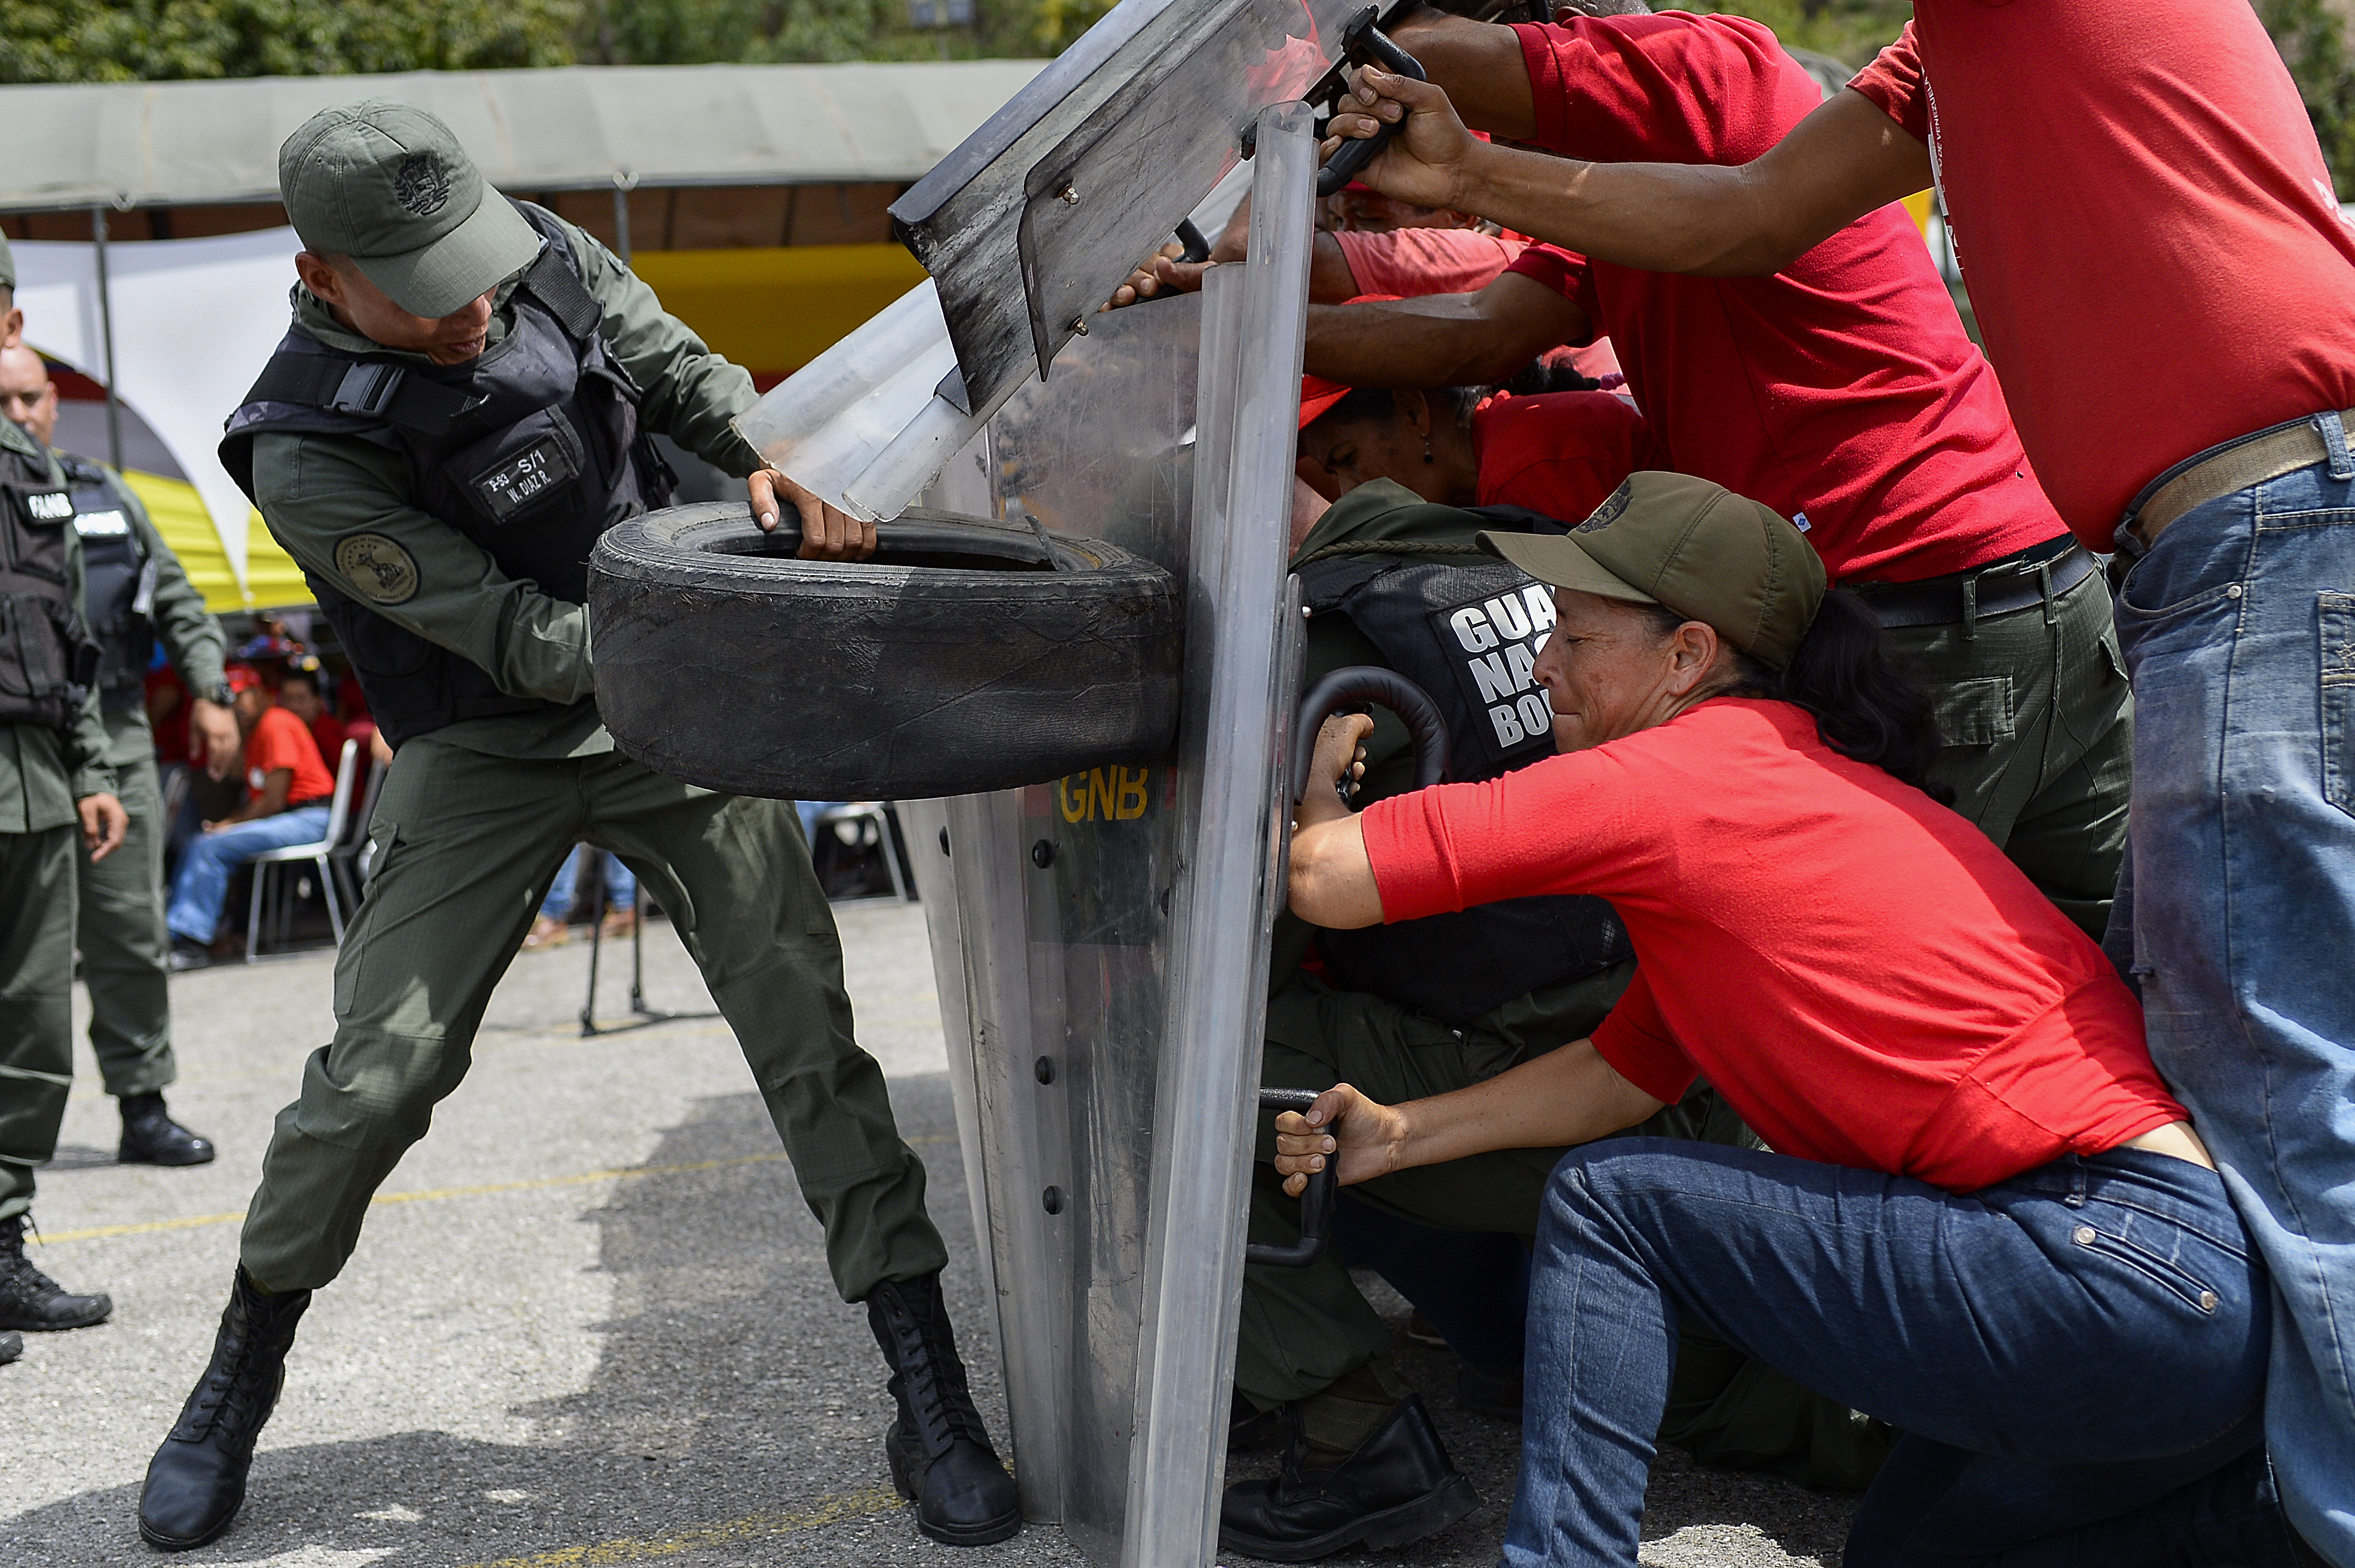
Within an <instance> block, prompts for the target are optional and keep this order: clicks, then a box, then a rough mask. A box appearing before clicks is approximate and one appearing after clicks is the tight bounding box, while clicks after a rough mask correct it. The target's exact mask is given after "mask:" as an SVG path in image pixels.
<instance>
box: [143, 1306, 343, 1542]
mask: <svg viewBox="0 0 2355 1568" xmlns="http://www.w3.org/2000/svg"><path fill="white" fill-rule="evenodd" d="M310 1305H311V1293H310V1292H309V1291H307V1290H285V1291H281V1292H279V1293H278V1294H277V1295H275V1296H265V1295H263V1294H262V1293H261V1290H260V1288H259V1287H257V1286H256V1285H254V1283H253V1281H252V1279H251V1278H250V1277H249V1276H248V1275H247V1274H246V1272H245V1270H244V1269H243V1268H242V1267H240V1269H239V1270H238V1271H237V1284H236V1285H235V1286H234V1287H233V1288H232V1289H231V1290H230V1292H229V1307H227V1308H226V1309H225V1310H224V1311H223V1312H222V1313H221V1323H220V1333H219V1334H218V1336H216V1337H215V1338H214V1339H213V1360H212V1365H210V1366H208V1367H207V1368H206V1369H205V1375H204V1376H203V1377H201V1378H199V1379H197V1387H196V1392H193V1393H191V1394H189V1395H188V1403H186V1404H184V1405H182V1406H181V1407H180V1419H179V1423H178V1424H176V1425H175V1426H174V1427H173V1428H172V1433H171V1435H170V1436H168V1437H166V1438H165V1439H164V1445H163V1446H162V1447H161V1448H158V1449H156V1450H155V1458H153V1459H151V1460H149V1461H148V1463H147V1484H146V1486H145V1487H144V1488H141V1490H140V1493H139V1535H140V1538H141V1539H142V1540H144V1541H146V1542H147V1544H148V1545H150V1546H155V1547H160V1548H162V1549H163V1550H164V1551H165V1552H186V1551H187V1550H188V1549H189V1548H190V1547H192V1546H202V1545H203V1544H204V1543H205V1542H206V1541H210V1540H212V1539H213V1538H214V1537H215V1536H217V1535H218V1534H219V1533H220V1532H221V1531H224V1530H227V1529H228V1528H229V1521H230V1520H233V1519H235V1518H236V1517H237V1509H238V1505H239V1504H240V1503H242V1502H243V1501H245V1473H246V1472H247V1471H248V1470H249V1469H250V1468H252V1467H253V1444H254V1440H255V1439H256V1438H258V1437H260V1436H261V1424H262V1423H263V1422H265V1421H268V1420H269V1419H270V1413H271V1411H272V1409H273V1408H274V1407H275V1406H276V1405H277V1403H278V1391H279V1390H280V1389H281V1388H282V1387H284V1386H285V1383H286V1351H287V1349H288V1347H290V1346H291V1345H293V1343H294V1324H295V1321H296V1320H297V1319H298V1318H300V1317H302V1316H303V1309H304V1307H308V1306H310Z"/></svg>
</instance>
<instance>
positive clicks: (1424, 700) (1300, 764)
mask: <svg viewBox="0 0 2355 1568" xmlns="http://www.w3.org/2000/svg"><path fill="white" fill-rule="evenodd" d="M1364 702H1379V703H1380V704H1381V705H1382V706H1383V707H1384V708H1387V709H1390V710H1391V712H1393V713H1395V714H1397V715H1398V716H1399V718H1400V720H1401V721H1402V722H1403V723H1404V724H1405V725H1406V732H1407V734H1408V736H1409V737H1410V738H1411V739H1412V741H1414V784H1415V787H1416V788H1417V789H1425V788H1428V787H1430V786H1431V785H1433V784H1438V783H1440V782H1442V781H1443V780H1444V779H1445V778H1446V777H1447V756H1448V751H1449V747H1450V741H1449V739H1448V734H1447V719H1446V716H1445V715H1444V714H1442V713H1441V712H1440V711H1439V704H1437V703H1435V702H1433V701H1432V699H1431V697H1430V694H1429V693H1427V692H1425V691H1424V690H1423V688H1421V687H1419V686H1417V685H1415V683H1414V682H1412V681H1411V680H1409V679H1407V677H1404V676H1402V675H1401V674H1399V672H1398V671H1396V670H1394V669H1383V668H1381V667H1380V666H1377V665H1350V666H1348V667H1344V668H1341V669H1337V670H1335V671H1333V672H1332V673H1331V674H1329V675H1327V677H1325V678H1324V679H1322V680H1320V681H1318V682H1317V683H1316V685H1315V686H1312V687H1310V688H1308V695H1306V696H1305V697H1303V698H1302V699H1300V720H1299V723H1298V726H1297V727H1296V728H1295V730H1294V731H1293V737H1292V798H1293V799H1294V800H1295V801H1296V800H1298V799H1299V798H1300V797H1301V796H1302V795H1305V794H1307V793H1308V786H1309V783H1310V781H1309V777H1308V769H1309V764H1310V763H1314V762H1315V761H1316V731H1318V730H1320V729H1322V728H1324V724H1325V720H1327V719H1329V718H1331V717H1332V716H1333V715H1334V714H1335V713H1337V712H1339V711H1340V710H1341V709H1345V708H1349V707H1353V706H1355V705H1357V704H1359V703H1364Z"/></svg>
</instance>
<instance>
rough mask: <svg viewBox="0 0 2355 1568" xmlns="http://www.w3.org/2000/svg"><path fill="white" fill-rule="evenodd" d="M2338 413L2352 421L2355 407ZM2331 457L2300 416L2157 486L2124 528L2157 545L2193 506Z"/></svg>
mask: <svg viewBox="0 0 2355 1568" xmlns="http://www.w3.org/2000/svg"><path fill="white" fill-rule="evenodd" d="M2339 418H2340V419H2341V420H2343V421H2347V422H2348V423H2349V424H2350V425H2355V409H2347V410H2343V411H2341V412H2340V413H2339ZM2329 457H2330V450H2329V448H2328V447H2327V446H2325V445H2324V444H2323V442H2322V432H2321V431H2319V430H2318V429H2316V428H2315V424H2314V421H2312V420H2300V421H2298V422H2297V423H2296V424H2294V425H2290V426H2287V427H2286V428H2284V429H2281V430H2277V431H2275V432H2272V433H2271V434H2269V435H2260V436H2256V437H2254V438H2252V439H2251V440H2248V441H2243V442H2241V443H2238V444H2237V445H2233V446H2228V447H2226V448H2225V449H2224V450H2223V451H2222V452H2220V453H2217V454H2216V455H2215V456H2213V457H2211V458H2209V459H2208V460H2207V461H2206V462H2204V463H2195V464H2192V465H2191V466H2190V467H2189V468H2187V469H2185V470H2184V471H2183V472H2182V473H2180V474H2179V475H2176V476H2175V477H2174V478H2172V479H2170V480H2169V481H2168V482H2167V483H2166V484H2164V485H2160V486H2159V488H2158V494H2157V495H2155V496H2152V497H2151V498H2150V499H2149V500H2148V501H2147V502H2146V503H2144V505H2143V507H2142V508H2141V509H2140V510H2139V511H2137V512H2136V513H2135V515H2134V516H2133V517H2131V518H2130V519H2128V520H2127V523H2126V527H2127V528H2129V529H2131V530H2132V531H2133V533H2134V535H2135V537H2136V538H2137V539H2140V540H2141V541H2142V542H2143V543H2144V544H2145V545H2146V546H2147V545H2154V544H2157V543H2158V536H2159V534H2160V532H2161V531H2162V530H2164V529H2165V528H2167V526H2168V525H2169V523H2172V522H2173V521H2175V519H2176V518H2178V517H2181V516H2183V514H2184V513H2186V512H2188V511H2190V510H2191V508H2192V507H2204V506H2206V505H2207V504H2208V503H2209V502H2211V501H2213V500H2216V499H2218V498H2219V497H2221V496H2229V495H2231V494H2232V493H2233V492H2234V491H2235V490H2245V489H2247V488H2248V487H2249V486H2250V485H2262V484H2264V482H2265V481H2266V480H2268V479H2278V478H2280V477H2281V476H2282V475H2285V474H2295V473H2296V472H2297V471H2298V470H2299V469H2301V468H2311V467H2312V466H2314V464H2318V463H2324V462H2328V460H2329Z"/></svg>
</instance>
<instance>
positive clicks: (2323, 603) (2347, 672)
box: [2314, 593, 2355, 816]
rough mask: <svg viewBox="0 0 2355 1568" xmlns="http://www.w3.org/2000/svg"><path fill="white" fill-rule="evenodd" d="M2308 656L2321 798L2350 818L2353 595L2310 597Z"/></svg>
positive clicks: (2353, 803)
mask: <svg viewBox="0 0 2355 1568" xmlns="http://www.w3.org/2000/svg"><path fill="white" fill-rule="evenodd" d="M2314 659H2315V685H2316V696H2317V699H2318V702H2319V704H2320V709H2321V717H2322V797H2323V799H2325V800H2327V801H2328V802H2329V803H2330V804H2331V805H2335V806H2337V807H2338V808H2339V810H2341V811H2343V812H2345V813H2347V814H2348V815H2349V816H2355V593H2318V594H2316V595H2315V647H2314Z"/></svg>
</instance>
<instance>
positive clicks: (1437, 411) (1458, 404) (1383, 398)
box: [1309, 387, 1488, 430]
mask: <svg viewBox="0 0 2355 1568" xmlns="http://www.w3.org/2000/svg"><path fill="white" fill-rule="evenodd" d="M1487 395H1488V389H1487V388H1486V387H1428V388H1425V389H1423V400H1425V401H1426V402H1427V403H1429V404H1430V406H1431V422H1432V423H1433V424H1434V425H1436V424H1439V423H1442V422H1443V421H1445V420H1447V419H1450V418H1452V419H1454V420H1455V423H1456V424H1457V425H1458V426H1460V427H1462V428H1463V429H1465V430H1469V429H1471V428H1472V411H1474V410H1475V409H1476V408H1478V407H1479V406H1480V400H1481V399H1482V398H1485V397H1487ZM1397 416H1398V398H1397V396H1396V395H1395V394H1394V393H1392V392H1391V389H1389V388H1388V387H1352V388H1350V389H1349V390H1348V394H1347V395H1346V396H1344V397H1343V398H1342V399H1341V400H1340V401H1339V402H1337V403H1335V404H1334V405H1333V406H1332V407H1331V408H1329V409H1327V410H1326V411H1324V412H1323V413H1321V414H1318V415H1317V416H1316V418H1315V419H1313V420H1311V421H1309V423H1311V424H1322V423H1324V422H1325V421H1327V420H1331V421H1333V422H1334V423H1336V424H1372V423H1375V422H1377V421H1385V420H1391V419H1394V418H1396V417H1397Z"/></svg>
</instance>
